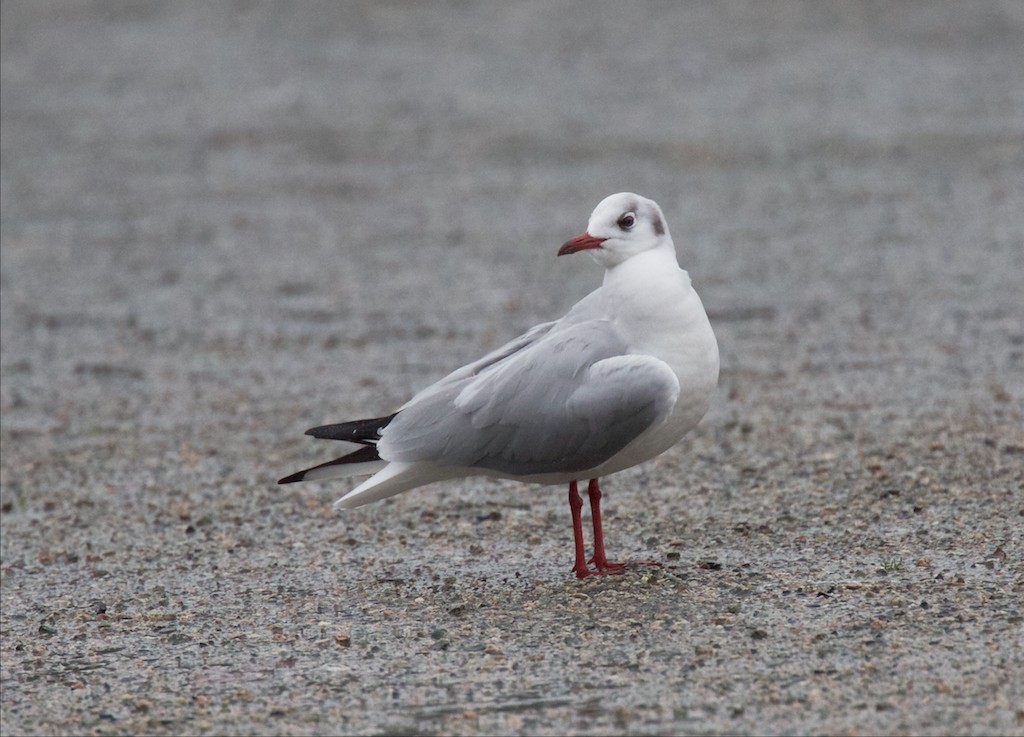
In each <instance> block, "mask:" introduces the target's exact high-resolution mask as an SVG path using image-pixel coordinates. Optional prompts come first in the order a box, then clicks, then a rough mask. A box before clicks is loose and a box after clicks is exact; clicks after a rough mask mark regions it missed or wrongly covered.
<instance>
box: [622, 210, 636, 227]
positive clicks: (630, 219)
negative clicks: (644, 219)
mask: <svg viewBox="0 0 1024 737" xmlns="http://www.w3.org/2000/svg"><path fill="white" fill-rule="evenodd" d="M634 225H636V216H635V215H634V214H633V213H631V212H627V213H626V214H625V215H623V216H622V217H620V218H619V227H620V228H622V229H623V230H630V229H631V228H632V227H633V226H634Z"/></svg>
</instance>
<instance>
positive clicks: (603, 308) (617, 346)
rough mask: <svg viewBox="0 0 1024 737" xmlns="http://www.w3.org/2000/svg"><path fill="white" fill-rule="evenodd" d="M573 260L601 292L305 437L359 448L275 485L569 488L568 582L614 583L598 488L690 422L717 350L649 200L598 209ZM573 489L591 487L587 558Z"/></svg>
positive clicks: (706, 397)
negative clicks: (409, 393)
mask: <svg viewBox="0 0 1024 737" xmlns="http://www.w3.org/2000/svg"><path fill="white" fill-rule="evenodd" d="M578 251H587V252H589V253H590V254H591V255H592V256H593V258H594V260H595V261H597V263H598V264H600V265H601V266H603V267H604V268H605V274H604V283H603V284H602V285H601V286H600V287H599V288H598V289H596V290H595V291H593V292H591V293H590V294H589V295H587V296H586V297H584V298H583V299H582V300H580V301H579V302H578V303H577V304H576V305H575V306H574V307H573V308H572V309H571V310H569V312H568V313H567V314H566V315H565V316H564V317H562V318H561V319H560V320H556V321H554V322H548V323H544V324H542V325H537V326H536V327H534V328H532V329H531V330H528V331H527V332H526V333H524V334H523V335H521V336H519V337H518V338H516V339H515V340H513V341H511V342H509V343H507V344H506V345H504V346H502V347H501V348H499V349H497V350H495V351H493V352H491V353H489V354H487V355H486V356H484V357H483V358H481V359H479V360H478V361H476V362H474V363H470V364H468V365H466V366H463V367H462V368H460V369H458V370H456V371H454V372H452V373H451V374H449V375H448V376H446V377H444V378H443V379H441V380H440V381H438V382H437V383H436V384H433V385H432V386H429V387H427V388H426V389H424V390H423V391H421V392H420V393H419V394H417V395H416V396H414V397H413V398H412V399H410V400H409V401H408V402H406V403H405V404H404V405H403V406H402V407H401V408H399V410H398V411H397V412H395V413H394V414H391V415H388V416H387V417H378V418H374V419H367V420H356V421H353V422H343V423H340V424H336V425H325V426H322V427H314V428H312V429H310V430H307V431H306V434H307V435H312V436H313V437H316V438H330V439H334V440H343V441H348V442H351V443H358V444H359V445H360V446H361V447H360V448H359V449H358V450H355V451H354V452H351V453H349V454H347V455H344V456H342V457H340V458H337V459H335V460H332V461H328V462H327V463H322V464H320V465H318V466H314V467H312V468H309V469H306V470H304V471H299V472H298V473H295V474H292V475H291V476H287V477H285V478H283V479H281V480H280V482H279V483H282V484H287V483H292V482H295V481H304V480H310V479H326V478H333V477H336V476H352V475H360V474H368V473H372V474H373V475H372V476H371V477H370V478H369V479H367V480H366V481H364V482H363V483H361V484H359V485H358V486H356V487H355V488H354V489H352V490H351V491H350V492H348V493H347V494H345V495H344V496H343V497H341V498H340V499H338V501H337V502H335V504H334V506H335V507H336V508H350V507H358V506H360V505H363V504H367V503H369V502H375V501H378V500H380V499H385V498H387V497H389V496H393V495H394V494H398V493H400V492H403V491H407V490H409V489H413V488H415V487H418V486H422V485H424V484H428V483H431V482H434V481H441V480H444V479H452V478H460V477H465V476H490V477H497V478H508V479H518V480H520V481H527V482H533V483H539V484H563V483H568V484H569V507H570V510H571V512H572V523H573V535H574V538H575V545H576V562H575V565H574V567H573V569H572V570H573V572H574V573H575V574H576V575H577V576H578V577H579V578H584V577H585V576H588V575H594V574H610V573H621V572H622V570H623V568H624V565H623V564H619V563H610V562H609V561H608V559H607V558H606V556H605V550H604V539H603V534H602V527H601V512H600V500H601V489H600V487H599V485H598V478H599V477H601V476H607V475H608V474H612V473H615V472H617V471H622V470H623V469H626V468H629V467H631V466H635V465H637V464H638V463H642V462H643V461H646V460H649V459H651V458H654V457H655V456H657V455H659V454H660V453H662V452H664V451H665V450H667V449H668V448H670V447H672V446H673V445H674V444H675V443H677V442H678V441H679V440H680V439H681V438H682V437H683V435H685V434H686V433H687V432H689V431H690V430H691V429H693V428H694V427H695V426H696V425H697V423H698V422H700V420H701V418H702V417H703V416H704V414H705V413H706V412H707V410H708V407H709V406H710V404H711V399H712V396H713V394H714V392H715V388H716V386H717V384H718V366H719V360H718V344H717V343H716V341H715V335H714V332H712V330H711V324H710V322H709V321H708V317H707V314H706V313H705V311H704V305H703V304H701V301H700V297H698V296H697V292H695V291H694V289H693V287H692V286H691V284H690V277H689V274H687V272H686V271H684V270H682V269H680V268H679V263H678V261H677V260H676V252H675V246H674V244H673V243H672V237H671V236H670V235H669V231H668V226H667V225H666V223H665V217H664V215H663V214H662V212H661V208H660V207H658V205H657V203H656V202H654V201H652V200H649V199H646V198H644V197H640V196H639V195H636V194H633V193H630V192H621V193H619V194H614V195H611V196H610V197H607V198H605V199H604V200H603V201H602V202H601V203H600V204H599V205H598V206H597V208H596V209H595V210H594V212H593V214H592V215H591V216H590V221H589V222H588V223H587V231H586V232H585V233H583V234H582V235H579V236H576V237H575V238H572V239H571V240H569V241H567V242H566V243H565V244H564V245H563V246H562V247H561V249H560V250H559V251H558V255H559V256H564V255H566V254H570V253H576V252H578ZM582 479H589V480H590V483H589V496H590V507H591V516H592V519H593V528H594V555H593V557H592V558H590V560H589V561H588V560H587V559H586V557H585V554H584V546H583V531H582V523H581V520H580V509H581V507H582V506H583V500H582V498H581V497H580V494H579V490H578V488H577V482H578V481H579V480H582ZM588 562H591V563H593V564H594V568H589V567H588V566H587V563H588Z"/></svg>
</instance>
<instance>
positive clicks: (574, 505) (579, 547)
mask: <svg viewBox="0 0 1024 737" xmlns="http://www.w3.org/2000/svg"><path fill="white" fill-rule="evenodd" d="M582 508H583V499H582V498H581V497H580V492H579V489H578V488H577V487H576V482H575V481H570V482H569V511H570V512H572V536H573V538H574V539H575V540H576V565H574V566H573V567H572V572H573V573H575V574H576V578H586V577H587V576H589V575H590V574H591V573H592V571H591V570H590V569H589V568H587V559H586V558H587V556H586V554H585V553H584V552H583V521H582V520H581V519H580V510H581V509H582Z"/></svg>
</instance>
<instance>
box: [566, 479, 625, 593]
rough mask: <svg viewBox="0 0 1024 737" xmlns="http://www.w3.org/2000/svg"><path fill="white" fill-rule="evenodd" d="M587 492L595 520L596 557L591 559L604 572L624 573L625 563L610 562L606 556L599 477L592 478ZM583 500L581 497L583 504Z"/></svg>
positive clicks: (591, 513)
mask: <svg viewBox="0 0 1024 737" xmlns="http://www.w3.org/2000/svg"><path fill="white" fill-rule="evenodd" d="M587 493H588V494H589V496H590V516H591V517H592V518H593V521H594V557H593V558H591V559H590V560H591V562H593V564H594V566H595V567H596V568H597V570H598V571H601V572H602V573H622V572H623V570H625V568H626V565H625V563H609V562H608V558H606V557H605V553H604V532H603V530H602V527H601V487H600V486H598V484H597V479H590V485H589V486H588V487H587ZM577 496H578V494H577ZM582 501H583V500H582V499H581V500H580V503H581V504H582Z"/></svg>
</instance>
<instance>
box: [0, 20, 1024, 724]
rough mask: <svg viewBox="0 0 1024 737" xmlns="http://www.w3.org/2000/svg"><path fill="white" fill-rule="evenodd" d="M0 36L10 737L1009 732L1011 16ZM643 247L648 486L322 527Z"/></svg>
mask: <svg viewBox="0 0 1024 737" xmlns="http://www.w3.org/2000/svg"><path fill="white" fill-rule="evenodd" d="M1022 7H1024V6H1022V5H1021V4H1019V3H1017V2H1012V1H1008V2H1005V3H999V2H971V3H953V2H951V3H933V2H926V3H918V2H904V3H900V4H898V5H890V4H875V3H868V4H865V3H860V2H842V3H838V2H837V3H807V4H803V3H788V2H787V3H759V2H752V3H738V2H729V3H686V4H674V3H671V4H656V3H650V4H648V3H629V4H621V3H611V2H605V3H596V2H585V3H584V2H580V3H574V4H558V5H555V4H548V3H528V2H514V3H502V4H497V3H492V4H472V3H452V4H437V3H401V2H366V3H346V4H337V5H334V4H330V5H329V4H315V3H302V4H298V3H289V4H273V5H270V4H268V5H262V4H251V3H233V4H228V3H220V4H216V5H211V4H187V3H158V4H147V3H137V2H90V3H76V4H69V3H63V2H55V3H44V2H17V1H14V0H5V2H4V3H3V5H2V24H0V25H2V60H3V65H2V105H0V109H2V163H3V167H2V179H0V183H2V190H0V194H2V240H3V248H2V314H3V330H2V363H0V367H2V379H3V381H2V397H0V398H2V426H0V431H2V450H3V456H2V457H3V463H2V477H0V478H2V516H0V521H2V533H3V534H2V548H0V552H2V588H0V593H2V616H0V623H2V647H0V655H2V669H0V685H2V692H0V703H2V731H3V733H4V734H5V735H14V734H50V733H57V732H60V733H81V734H140V733H153V734H168V735H170V734H181V733H185V734H247V733H265V734H270V733H273V734H314V733H325V732H339V733H352V734H388V733H393V734H401V733H421V734H459V733H479V734H511V733H515V734H605V733H609V732H628V733H632V734H670V733H683V732H685V733H698V734H726V733H764V734H810V733H834V734H883V733H895V734H917V733H922V734H1005V733H1016V734H1024V706H1022V704H1024V693H1022V685H1021V684H1022V683H1024V635H1022V631H1024V619H1022V614H1021V601H1022V589H1024V562H1022V554H1024V551H1022V528H1024V491H1022V485H1024V470H1022V469H1024V431H1022V419H1024V418H1022V404H1024V300H1022V298H1021V289H1020V280H1021V274H1022V273H1024V215H1022V212H1024V199H1022V192H1024V84H1022V82H1021V79H1022V77H1021V69H1022V68H1024V11H1022ZM620 190H634V191H638V192H640V193H641V194H644V195H647V196H649V197H652V198H654V199H656V200H657V201H658V202H659V203H660V204H661V205H662V207H663V209H664V210H665V212H666V215H667V217H668V218H669V222H670V225H671V228H672V232H673V235H674V236H675V241H676V244H677V246H678V249H679V252H680V261H681V263H682V264H683V265H684V268H687V269H688V270H689V271H690V272H691V274H692V276H693V278H694V281H695V284H696V285H697V287H698V289H699V291H700V292H701V295H702V297H703V299H704V302H705V304H706V305H707V307H708V310H709V313H710V315H711V318H712V323H713V324H714V326H715V330H716V332H717V335H718V338H719V343H720V346H721V349H722V358H723V372H722V380H721V387H720V395H719V397H718V400H717V402H716V404H715V406H714V408H713V410H712V411H711V413H710V414H709V415H708V417H707V418H706V419H705V421H704V422H703V424H702V425H701V426H700V427H699V428H698V429H697V430H696V431H694V432H693V433H692V434H691V435H690V436H689V437H688V438H687V439H685V440H684V441H683V442H682V443H681V444H680V445H679V446H678V447H677V448H675V449H673V450H672V451H670V452H669V453H667V454H665V455H664V456H662V457H661V458H659V459H657V460H656V461H653V462H651V463H648V464H646V465H644V466H642V467H639V468H636V469H633V470H631V471H627V472H624V473H621V474H619V475H617V476H614V477H612V478H610V479H608V480H607V481H606V483H605V502H606V507H607V512H606V520H605V529H606V536H607V539H608V545H609V552H610V554H611V555H612V556H613V557H622V558H625V559H626V560H629V561H641V560H645V559H650V560H654V561H656V562H658V563H659V564H660V565H658V566H641V565H634V566H631V568H630V570H629V571H628V572H627V574H626V575H624V576H621V577H614V578H605V579H591V580H586V581H583V582H578V581H576V580H575V579H574V578H573V577H572V576H571V574H570V571H569V569H570V566H571V564H572V549H571V540H572V534H571V527H570V523H569V512H568V509H567V508H566V507H567V505H566V503H565V500H564V498H563V497H564V490H558V491H557V493H556V491H555V490H552V489H545V488H541V487H527V486H523V485H520V484H515V483H511V482H499V481H488V480H479V479H476V480H472V479H471V480H466V481H462V482H453V483H445V484H437V485H434V486H430V487H426V488H424V489H420V490H417V491H414V492H411V493H408V494H405V495H402V496H400V497H398V498H395V499H393V500H390V501H387V502H384V503H380V504H377V505H372V506H369V507H364V508H361V509H358V510H354V511H352V512H349V513H346V514H344V515H341V514H336V513H334V512H333V511H332V509H331V506H330V505H331V502H332V501H333V499H335V498H336V497H338V496H340V494H341V493H342V492H343V491H345V490H346V489H348V488H349V485H348V484H347V483H346V482H345V481H338V482H332V483H328V484H315V483H313V484H301V485H295V486H290V487H279V486H277V485H276V484H275V481H276V479H277V478H278V477H280V476H281V475H283V474H285V473H287V472H290V471H293V470H296V469H298V468H301V467H303V466H306V465H310V464H312V463H315V462H318V461H320V460H324V459H326V458H327V457H329V446H327V445H325V444H323V443H321V442H317V441H313V440H311V439H309V438H307V437H304V436H303V435H302V432H303V430H305V429H306V428H307V427H310V426H313V425H316V424H320V423H323V422H329V421H337V420H340V419H347V418H351V417H356V416H366V415H369V414H374V413H383V412H388V411H391V410H393V409H394V408H396V407H397V405H398V404H400V403H401V402H402V401H404V399H406V398H407V397H408V396H409V395H410V394H411V393H412V392H413V391H415V390H416V389H418V388H421V387H422V386H424V385H425V384H426V383H428V382H430V381H432V380H434V379H436V378H439V377H440V376H441V375H443V374H444V373H446V372H447V371H448V370H450V369H451V368H453V367H455V366H457V365H459V364H460V363H461V362H463V361H465V360H468V359H470V358H474V357H476V356H478V355H480V354H481V353H482V352H483V351H485V350H487V349H489V348H491V347H494V346H495V345H497V344H499V343H501V342H502V341H504V340H505V339H507V338H509V337H511V336H513V335H515V334H516V333H517V332H518V331H521V330H523V329H525V328H527V327H529V326H530V325H532V324H534V323H536V322H539V321H541V320H546V319H551V318H553V317H556V316H558V315H559V314H561V312H562V311H563V310H564V309H566V308H567V307H568V306H569V305H571V304H572V303H573V302H575V301H576V300H577V299H579V298H580V297H581V296H583V295H584V294H585V293H586V292H587V291H589V290H590V289H592V288H593V287H594V286H595V285H596V284H597V283H598V280H599V278H600V274H599V273H598V270H597V268H596V267H595V266H594V265H593V264H592V263H591V262H590V261H589V259H586V258H573V259H557V260H556V258H555V251H556V249H557V248H558V246H559V244H561V243H562V242H563V241H564V240H565V238H567V237H569V236H571V235H574V234H576V233H577V232H579V231H580V230H581V229H582V227H583V226H584V224H585V223H586V219H587V216H588V215H589V213H590V211H591V209H592V208H593V206H594V205H595V204H596V203H597V202H598V201H599V200H600V199H601V198H602V197H604V196H605V195H607V194H610V193H612V192H616V191H620Z"/></svg>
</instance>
